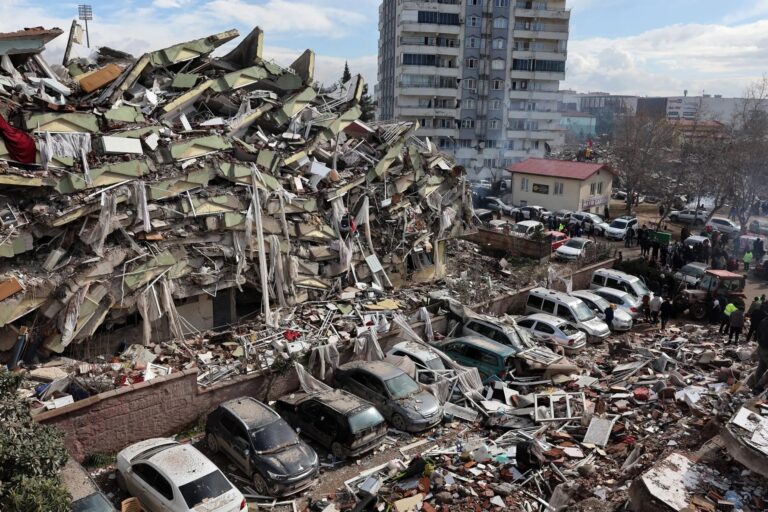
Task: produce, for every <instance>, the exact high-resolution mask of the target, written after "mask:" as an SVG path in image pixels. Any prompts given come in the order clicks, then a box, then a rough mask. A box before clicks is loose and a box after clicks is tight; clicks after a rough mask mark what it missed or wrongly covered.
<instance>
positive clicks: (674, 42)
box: [563, 20, 768, 96]
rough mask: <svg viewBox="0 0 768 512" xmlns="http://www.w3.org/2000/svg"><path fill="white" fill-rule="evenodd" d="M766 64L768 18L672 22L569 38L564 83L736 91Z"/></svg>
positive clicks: (644, 90)
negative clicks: (631, 32) (628, 32)
mask: <svg viewBox="0 0 768 512" xmlns="http://www.w3.org/2000/svg"><path fill="white" fill-rule="evenodd" d="M766 69H768V20H762V21H756V22H754V23H747V24H742V25H737V26H726V25H694V24H689V25H673V26H669V27H664V28H660V29H655V30H650V31H647V32H644V33H641V34H639V35H636V36H632V37H623V38H613V39H608V38H589V39H582V40H572V41H571V42H570V43H569V55H568V64H567V71H566V81H565V83H564V84H563V85H564V87H566V88H573V89H577V90H581V91H587V90H591V91H596V90H600V91H607V92H613V93H626V94H639V95H647V96H653V95H671V94H682V92H683V90H685V89H687V90H689V91H691V93H692V94H693V93H701V92H702V91H706V92H707V93H712V94H724V95H727V96H740V95H741V94H742V93H743V91H744V90H745V88H746V87H747V86H748V85H749V84H750V83H751V82H754V81H755V80H758V79H760V78H761V77H762V74H763V73H764V71H765V70H766Z"/></svg>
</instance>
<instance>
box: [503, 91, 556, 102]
mask: <svg viewBox="0 0 768 512" xmlns="http://www.w3.org/2000/svg"><path fill="white" fill-rule="evenodd" d="M509 99H511V100H540V101H560V100H561V99H563V93H561V92H544V91H535V90H533V89H529V90H525V91H519V90H516V91H509Z"/></svg>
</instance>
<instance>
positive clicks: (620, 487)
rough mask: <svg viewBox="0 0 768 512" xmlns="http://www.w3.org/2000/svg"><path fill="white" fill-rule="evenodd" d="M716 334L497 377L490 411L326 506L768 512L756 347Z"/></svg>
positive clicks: (483, 400)
mask: <svg viewBox="0 0 768 512" xmlns="http://www.w3.org/2000/svg"><path fill="white" fill-rule="evenodd" d="M715 333H716V331H715V330H714V329H709V328H707V327H700V326H694V325H685V326H682V327H681V328H671V329H668V330H667V331H666V332H664V333H659V332H658V331H654V330H647V331H645V332H639V333H632V334H626V335H624V336H622V337H621V338H618V339H617V341H616V342H615V343H611V344H610V345H609V346H597V347H590V348H589V349H588V351H587V352H585V353H583V354H582V355H581V356H580V357H579V358H578V361H579V364H580V367H581V368H582V370H583V371H582V372H581V373H580V374H578V375H577V374H574V375H570V376H565V375H557V376H555V377H553V378H552V379H551V380H550V379H546V380H542V379H539V380H537V381H532V380H529V381H526V380H520V379H514V378H512V379H508V380H506V381H502V380H498V381H495V382H493V383H492V384H488V385H486V386H485V387H484V388H483V389H482V390H478V393H479V395H480V396H479V397H478V399H477V400H476V401H475V407H476V411H475V412H476V413H477V419H478V421H476V422H474V423H472V422H469V423H468V422H466V418H462V417H460V416H455V417H454V418H453V420H449V422H448V423H447V424H446V425H445V426H444V427H443V429H442V431H441V432H440V433H439V434H435V435H433V436H430V437H429V438H427V439H422V440H421V441H419V442H417V443H415V444H414V445H413V446H412V447H411V446H409V447H408V448H406V449H401V450H400V454H401V455H402V457H401V458H398V459H397V460H394V461H392V462H389V463H386V464H383V465H381V466H378V467H374V468H369V469H367V470H366V471H363V472H362V473H361V474H360V475H359V476H357V477H355V478H353V479H351V480H349V481H347V482H345V488H344V489H340V490H339V492H337V493H336V494H334V495H331V496H329V497H327V498H326V499H325V500H321V501H320V502H319V503H316V504H315V508H314V509H313V510H326V511H327V510H347V509H349V508H351V507H352V506H354V505H355V504H357V505H358V506H359V504H360V503H365V502H366V501H367V500H373V501H376V499H378V501H379V503H380V504H381V503H388V504H389V505H391V506H392V509H393V510H400V511H403V512H404V511H409V510H427V511H431V510H449V509H450V510H513V511H528V512H530V511H545V510H546V511H564V510H568V511H571V510H579V511H614V510H625V509H629V510H633V511H636V512H645V511H648V512H650V511H688V512H695V511H715V510H740V511H759V510H765V508H766V507H768V480H766V479H765V475H766V474H768V473H766V471H765V467H766V464H768V441H767V439H768V438H766V437H765V433H766V432H768V402H767V401H765V400H749V397H750V396H751V393H749V390H748V388H747V387H746V386H745V385H744V383H743V380H744V379H746V377H747V375H748V373H749V370H751V369H752V368H753V366H754V363H753V362H752V361H751V353H752V347H750V346H743V347H741V348H736V349H734V348H727V347H723V346H722V344H721V340H720V339H719V338H718V336H717V335H716V334H715ZM463 403H464V404H465V405H466V404H467V402H463ZM470 403H472V402H470ZM742 404H743V405H744V406H743V405H742ZM747 407H748V408H747ZM446 410H448V409H446ZM726 424H727V425H728V429H727V430H728V431H730V432H732V433H733V435H734V437H738V438H739V439H741V442H740V445H739V446H737V447H734V446H733V445H732V444H729V443H728V442H727V441H726V440H725V437H726V435H727V434H726V433H725V430H723V429H722V426H723V425H726ZM721 431H722V433H721ZM446 443H447V444H446ZM416 447H418V448H419V449H418V450H416V449H415V448H416ZM734 459H735V460H736V461H738V462H739V463H740V464H734V462H733V461H734ZM381 506H383V505H380V507H381ZM380 509H381V508H380Z"/></svg>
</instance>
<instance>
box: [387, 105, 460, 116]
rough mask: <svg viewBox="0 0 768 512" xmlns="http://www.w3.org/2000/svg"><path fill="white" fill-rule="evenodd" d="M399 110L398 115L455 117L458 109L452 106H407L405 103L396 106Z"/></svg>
mask: <svg viewBox="0 0 768 512" xmlns="http://www.w3.org/2000/svg"><path fill="white" fill-rule="evenodd" d="M397 109H398V110H399V111H400V115H403V116H414V117H418V118H419V119H422V118H425V117H426V118H432V117H451V118H456V117H457V116H458V115H459V109H456V108H453V109H449V108H430V107H409V106H407V105H400V106H398V107H397Z"/></svg>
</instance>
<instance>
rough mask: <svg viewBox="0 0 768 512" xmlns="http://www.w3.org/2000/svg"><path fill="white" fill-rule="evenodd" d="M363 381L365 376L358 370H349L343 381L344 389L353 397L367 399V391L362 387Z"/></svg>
mask: <svg viewBox="0 0 768 512" xmlns="http://www.w3.org/2000/svg"><path fill="white" fill-rule="evenodd" d="M364 381H365V376H364V374H363V373H362V372H361V371H360V370H357V369H355V370H351V371H349V372H347V375H346V379H344V388H345V389H347V390H349V391H350V392H351V393H352V394H353V395H357V396H359V397H361V398H366V399H367V398H368V394H369V390H368V388H367V387H366V386H365V385H364Z"/></svg>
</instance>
